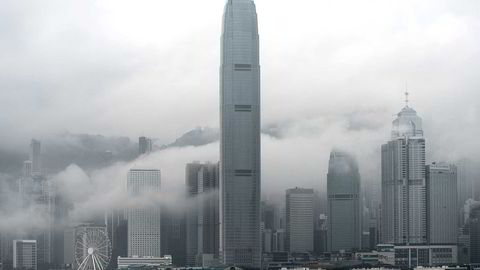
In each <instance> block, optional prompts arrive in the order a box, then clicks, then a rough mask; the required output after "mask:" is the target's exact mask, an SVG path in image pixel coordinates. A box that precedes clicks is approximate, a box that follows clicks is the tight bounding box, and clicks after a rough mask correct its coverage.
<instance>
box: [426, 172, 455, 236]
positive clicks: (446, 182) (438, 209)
mask: <svg viewBox="0 0 480 270" xmlns="http://www.w3.org/2000/svg"><path fill="white" fill-rule="evenodd" d="M457 201H458V199H457V168H456V167H455V166H454V165H450V164H446V163H433V164H431V165H428V166H427V220H428V241H429V243H430V244H456V243H457V234H458V222H457V221H458V214H459V212H458V207H457Z"/></svg>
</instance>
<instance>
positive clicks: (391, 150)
mask: <svg viewBox="0 0 480 270" xmlns="http://www.w3.org/2000/svg"><path fill="white" fill-rule="evenodd" d="M407 93H408V92H407ZM407 93H406V96H407V99H406V104H405V107H404V108H403V109H402V110H401V111H400V112H399V113H398V114H397V118H396V119H395V120H394V121H393V122H392V133H391V139H390V141H388V142H387V143H386V144H384V145H382V217H381V240H382V242H383V243H392V244H420V243H426V242H427V212H426V199H427V198H426V178H425V138H424V136H423V129H422V118H420V117H419V116H418V115H417V112H416V111H415V110H414V109H413V108H411V107H410V106H409V105H408V94H407Z"/></svg>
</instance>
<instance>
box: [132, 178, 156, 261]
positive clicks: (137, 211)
mask: <svg viewBox="0 0 480 270" xmlns="http://www.w3.org/2000/svg"><path fill="white" fill-rule="evenodd" d="M160 180H161V175H160V170H150V169H132V170H130V171H129V172H128V179H127V190H128V195H129V198H130V199H131V200H133V201H134V200H135V199H141V198H142V197H144V196H152V197H154V196H158V193H160ZM127 220H128V256H129V257H133V256H142V257H143V256H153V257H161V211H160V208H159V207H158V206H154V205H153V206H138V207H132V208H129V209H128V210H127Z"/></svg>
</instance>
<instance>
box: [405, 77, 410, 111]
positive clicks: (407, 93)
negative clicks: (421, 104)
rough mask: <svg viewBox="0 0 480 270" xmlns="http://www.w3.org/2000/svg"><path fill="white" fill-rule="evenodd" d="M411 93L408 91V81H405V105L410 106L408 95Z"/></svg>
mask: <svg viewBox="0 0 480 270" xmlns="http://www.w3.org/2000/svg"><path fill="white" fill-rule="evenodd" d="M409 95H410V93H409V92H408V84H407V81H405V106H406V107H408V102H409V100H408V96H409Z"/></svg>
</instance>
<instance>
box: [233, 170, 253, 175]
mask: <svg viewBox="0 0 480 270" xmlns="http://www.w3.org/2000/svg"><path fill="white" fill-rule="evenodd" d="M235 176H252V170H235Z"/></svg>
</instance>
